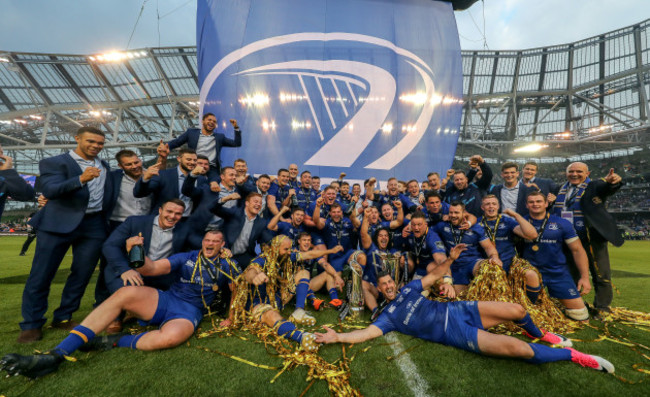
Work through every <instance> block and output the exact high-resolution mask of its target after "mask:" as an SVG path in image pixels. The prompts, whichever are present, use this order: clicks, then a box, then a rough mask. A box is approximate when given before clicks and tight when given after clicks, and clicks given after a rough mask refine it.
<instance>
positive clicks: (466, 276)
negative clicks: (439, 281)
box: [451, 263, 476, 285]
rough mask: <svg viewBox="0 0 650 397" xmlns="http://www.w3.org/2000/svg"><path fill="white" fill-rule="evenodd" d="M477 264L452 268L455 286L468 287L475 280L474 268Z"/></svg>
mask: <svg viewBox="0 0 650 397" xmlns="http://www.w3.org/2000/svg"><path fill="white" fill-rule="evenodd" d="M475 265H476V263H472V264H469V265H464V266H458V267H456V266H453V265H452V266H451V277H453V278H454V284H460V285H468V284H469V282H470V281H471V280H472V278H474V274H473V273H472V272H473V271H474V266H475Z"/></svg>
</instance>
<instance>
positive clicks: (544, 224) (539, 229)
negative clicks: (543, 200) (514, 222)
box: [535, 212, 549, 243]
mask: <svg viewBox="0 0 650 397" xmlns="http://www.w3.org/2000/svg"><path fill="white" fill-rule="evenodd" d="M548 218H549V213H548V212H547V213H546V217H545V218H544V222H543V223H542V226H541V227H539V228H538V229H537V238H536V239H535V243H539V242H540V240H541V239H542V234H544V231H545V230H546V224H547V223H548Z"/></svg>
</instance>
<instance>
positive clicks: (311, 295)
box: [307, 288, 316, 302]
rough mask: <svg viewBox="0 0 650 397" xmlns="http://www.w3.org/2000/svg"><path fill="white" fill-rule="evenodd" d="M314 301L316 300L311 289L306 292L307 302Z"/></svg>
mask: <svg viewBox="0 0 650 397" xmlns="http://www.w3.org/2000/svg"><path fill="white" fill-rule="evenodd" d="M314 299H316V294H314V291H312V290H311V288H310V289H309V290H308V291H307V300H308V301H309V302H313V301H314Z"/></svg>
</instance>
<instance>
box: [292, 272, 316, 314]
mask: <svg viewBox="0 0 650 397" xmlns="http://www.w3.org/2000/svg"><path fill="white" fill-rule="evenodd" d="M308 294H309V279H308V278H301V279H300V281H298V285H297V286H296V307H297V308H301V309H304V308H305V300H306V298H307V296H308ZM312 295H314V293H313V292H312Z"/></svg>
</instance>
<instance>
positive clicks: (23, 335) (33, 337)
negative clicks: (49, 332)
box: [16, 328, 43, 343]
mask: <svg viewBox="0 0 650 397" xmlns="http://www.w3.org/2000/svg"><path fill="white" fill-rule="evenodd" d="M41 339H43V331H41V329H40V328H34V329H24V330H22V331H20V335H18V339H16V342H18V343H32V342H36V341H37V340H41Z"/></svg>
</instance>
